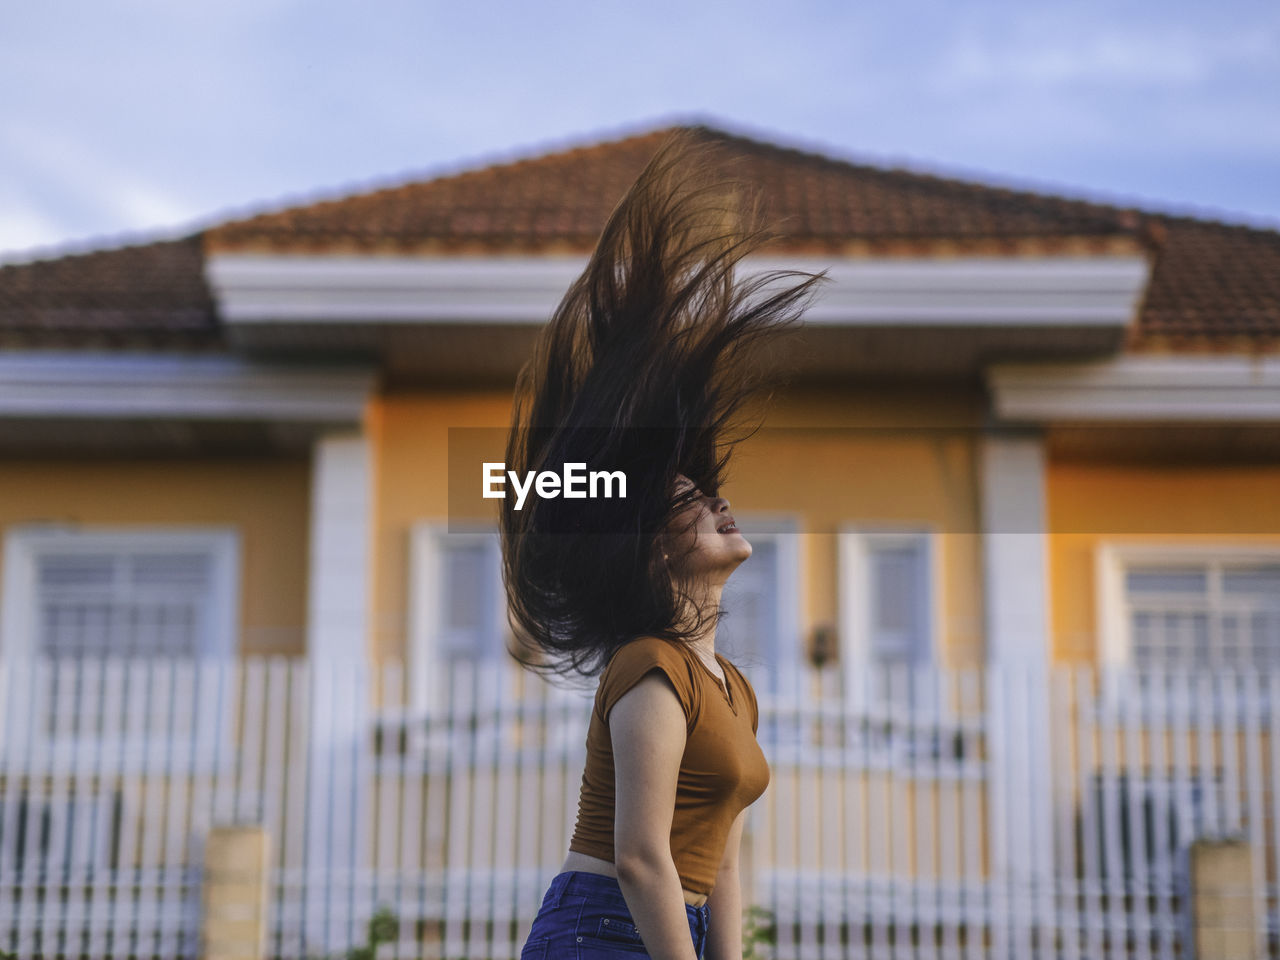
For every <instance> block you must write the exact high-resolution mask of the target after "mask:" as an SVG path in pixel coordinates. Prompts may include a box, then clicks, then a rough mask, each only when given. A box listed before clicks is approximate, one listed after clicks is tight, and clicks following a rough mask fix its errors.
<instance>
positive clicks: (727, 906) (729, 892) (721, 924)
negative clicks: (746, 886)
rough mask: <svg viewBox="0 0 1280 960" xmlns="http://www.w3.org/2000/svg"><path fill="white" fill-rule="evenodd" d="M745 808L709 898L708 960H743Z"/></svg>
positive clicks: (726, 844)
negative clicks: (741, 856) (740, 859)
mask: <svg viewBox="0 0 1280 960" xmlns="http://www.w3.org/2000/svg"><path fill="white" fill-rule="evenodd" d="M746 818H747V811H746V810H745V809H743V811H742V812H741V813H739V814H738V816H737V818H736V819H735V820H734V821H733V826H731V827H730V828H729V839H728V840H727V841H725V847H724V856H723V857H721V859H720V869H719V871H718V872H717V873H716V885H715V888H714V889H713V890H712V891H711V896H710V897H708V898H707V907H708V908H709V909H708V914H709V916H708V926H707V950H706V960H742V880H741V875H740V873H739V871H738V853H739V851H740V850H741V848H742V824H743V822H744V821H745V820H746Z"/></svg>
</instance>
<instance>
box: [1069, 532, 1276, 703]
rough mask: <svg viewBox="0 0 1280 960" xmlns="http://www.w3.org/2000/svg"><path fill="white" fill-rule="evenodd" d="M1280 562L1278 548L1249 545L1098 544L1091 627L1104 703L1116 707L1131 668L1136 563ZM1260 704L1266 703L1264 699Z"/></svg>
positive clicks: (1193, 564)
mask: <svg viewBox="0 0 1280 960" xmlns="http://www.w3.org/2000/svg"><path fill="white" fill-rule="evenodd" d="M1258 562H1263V563H1269V562H1277V563H1280V547H1277V546H1254V545H1251V544H1187V543H1150V542H1142V543H1139V542H1123V541H1114V540H1104V541H1100V542H1099V543H1098V544H1097V546H1096V547H1095V549H1094V595H1095V597H1096V601H1097V602H1096V620H1095V629H1096V633H1097V637H1098V659H1099V662H1100V665H1101V666H1102V667H1104V668H1106V669H1105V673H1104V680H1105V681H1107V684H1106V688H1105V689H1104V691H1103V704H1105V705H1106V706H1109V707H1111V708H1119V707H1120V706H1121V705H1122V701H1123V699H1124V690H1123V686H1124V684H1123V683H1121V682H1120V678H1121V677H1122V676H1123V675H1125V674H1127V673H1128V672H1129V671H1131V670H1133V669H1134V664H1133V656H1132V654H1133V638H1132V636H1131V634H1130V630H1129V616H1128V602H1127V600H1126V592H1125V572H1126V571H1127V569H1128V568H1129V567H1130V566H1133V565H1137V564H1148V563H1158V564H1169V565H1179V564H1185V565H1187V566H1191V567H1204V566H1206V565H1209V566H1212V565H1218V566H1223V565H1230V564H1235V563H1249V564H1253V563H1258ZM1263 704H1264V705H1265V704H1266V699H1265V697H1264V698H1263Z"/></svg>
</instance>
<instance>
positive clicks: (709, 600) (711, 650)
mask: <svg viewBox="0 0 1280 960" xmlns="http://www.w3.org/2000/svg"><path fill="white" fill-rule="evenodd" d="M723 591H724V583H723V582H721V583H717V582H715V581H711V580H708V581H704V582H703V586H702V589H701V590H700V591H699V593H698V594H697V600H698V603H699V605H700V607H701V609H702V610H704V611H714V610H717V609H718V608H719V606H720V595H721V593H722V592H723ZM691 642H692V644H693V646H694V647H695V648H696V649H697V650H698V651H699V652H700V653H701V654H702V655H703V656H704V657H705V658H706V659H708V660H714V659H715V652H716V624H715V621H714V620H712V621H711V622H709V623H707V624H706V625H705V626H703V628H702V629H701V630H700V631H699V632H697V633H695V634H693V635H692V636H691Z"/></svg>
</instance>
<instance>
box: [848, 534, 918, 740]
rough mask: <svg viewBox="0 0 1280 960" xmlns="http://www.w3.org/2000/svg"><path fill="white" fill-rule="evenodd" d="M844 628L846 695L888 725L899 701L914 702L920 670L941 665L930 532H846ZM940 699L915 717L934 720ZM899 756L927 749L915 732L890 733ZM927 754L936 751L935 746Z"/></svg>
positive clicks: (883, 732)
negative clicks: (932, 712) (933, 712)
mask: <svg viewBox="0 0 1280 960" xmlns="http://www.w3.org/2000/svg"><path fill="white" fill-rule="evenodd" d="M837 550H838V563H839V597H838V602H839V624H840V643H841V661H842V664H843V668H844V681H845V691H846V694H845V695H846V697H847V699H848V700H849V702H850V703H851V704H852V705H853V706H854V708H855V709H866V710H868V711H869V712H870V713H873V714H875V716H877V717H879V718H880V719H881V720H883V721H884V722H885V723H888V722H889V718H890V717H891V716H893V715H894V713H895V711H894V709H893V704H894V701H895V698H898V699H901V698H906V699H912V698H913V694H912V690H913V689H914V684H915V683H916V682H917V678H916V676H915V674H916V671H917V668H920V667H928V666H931V665H932V664H934V663H935V661H936V659H937V657H936V652H937V650H938V648H939V637H938V622H939V618H938V616H937V614H936V609H937V606H938V603H939V600H938V597H937V588H936V584H937V582H938V575H937V571H936V566H937V563H938V551H937V548H936V543H935V535H934V534H933V533H932V532H930V531H924V530H892V529H862V528H846V529H844V530H842V531H841V532H840V534H839V538H838V547H837ZM934 706H938V705H936V704H934V703H933V700H932V699H931V698H930V699H927V700H926V701H925V702H924V703H917V704H915V705H914V708H913V709H912V711H911V713H912V714H913V715H914V716H915V717H916V719H917V720H919V719H922V718H923V719H926V720H928V716H927V714H928V711H929V710H930V709H931V708H933V707H934ZM880 736H881V737H882V738H887V743H888V744H889V746H890V747H891V748H892V749H894V750H898V749H901V750H905V751H913V750H918V749H920V750H923V749H926V746H925V745H921V744H916V743H915V742H914V741H915V737H916V733H915V732H914V731H912V730H903V731H897V730H892V729H889V728H888V727H884V728H882V730H881V733H880ZM928 749H933V748H932V747H929V748H928Z"/></svg>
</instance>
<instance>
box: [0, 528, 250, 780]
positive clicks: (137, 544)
mask: <svg viewBox="0 0 1280 960" xmlns="http://www.w3.org/2000/svg"><path fill="white" fill-rule="evenodd" d="M50 550H57V551H58V552H67V551H74V552H85V553H97V552H102V551H108V552H114V551H135V550H141V551H146V550H159V551H165V550H173V551H175V552H178V551H191V552H195V551H207V552H208V554H209V556H210V557H211V559H212V561H213V562H212V570H211V594H212V596H211V598H210V606H209V615H208V619H207V621H206V624H205V628H206V634H205V637H204V638H203V640H202V644H203V645H204V648H205V649H204V650H203V651H202V652H201V653H200V655H199V658H200V659H201V660H202V661H206V662H208V661H219V660H222V661H227V664H226V665H228V666H229V665H230V661H232V660H233V659H234V658H235V656H236V654H237V646H238V637H239V624H240V569H241V566H240V557H241V545H240V534H239V531H237V530H236V529H234V528H228V527H164V528H150V527H63V526H45V525H39V526H15V527H13V528H10V529H9V530H7V531H6V532H5V540H4V558H5V561H4V576H3V581H2V583H0V589H2V590H3V593H0V657H2V658H4V659H6V660H9V661H10V662H28V663H31V664H32V665H33V666H34V665H35V661H36V658H37V656H38V651H37V650H36V649H35V647H34V637H35V624H36V622H37V615H38V611H37V610H36V567H37V561H38V559H39V557H40V556H41V554H42V553H44V552H45V551H50ZM107 659H109V660H129V659H132V658H127V657H122V658H116V657H108V658H107ZM224 674H228V675H233V674H231V672H230V671H226V670H225V669H224ZM222 687H223V689H222V702H221V703H220V704H218V705H217V714H218V716H220V717H221V718H222V720H223V728H222V730H221V731H218V732H216V733H215V734H214V735H215V736H216V737H220V738H221V740H222V742H224V743H228V742H230V740H229V738H230V736H231V732H232V730H233V729H234V727H233V725H232V724H233V720H234V718H233V717H232V716H231V705H232V703H233V702H234V696H235V690H234V685H233V684H232V683H224V684H222ZM30 702H31V701H30V700H29V699H28V703H30ZM39 702H43V698H41V699H40V701H39ZM194 719H195V722H197V723H199V722H200V721H199V718H194ZM3 722H4V719H3V717H0V724H3ZM26 722H27V724H28V727H31V725H32V724H34V728H32V729H28V731H27V733H28V736H29V737H30V738H31V743H30V744H28V750H27V764H28V766H30V767H32V769H34V768H36V767H37V766H38V767H42V768H43V767H51V768H56V769H61V768H64V767H70V766H72V765H74V764H75V763H76V762H78V761H77V760H76V758H77V757H81V756H84V755H91V754H95V753H96V754H99V755H102V756H105V757H108V758H112V760H111V763H112V765H113V767H119V765H121V764H123V765H124V767H126V768H128V769H132V768H133V767H135V766H138V765H141V764H143V763H145V762H146V759H145V757H146V756H147V755H155V754H156V753H157V751H161V752H163V747H164V744H165V743H167V738H166V737H165V736H164V734H163V732H156V731H144V732H143V734H142V737H141V739H140V740H134V739H131V738H128V737H125V736H120V735H114V736H110V737H108V736H100V735H92V734H89V735H85V734H80V735H77V734H75V733H74V732H73V733H72V734H70V735H69V736H60V735H59V734H58V733H57V732H55V733H52V734H51V733H49V732H48V731H47V730H45V728H44V722H43V719H42V718H39V717H34V716H32V717H29V718H27V721H26ZM188 736H189V734H185V733H184V734H183V738H184V741H185V738H186V737H188ZM171 752H172V753H173V754H174V759H175V760H176V761H177V762H179V763H184V764H192V765H195V764H197V763H198V764H200V765H201V766H202V767H203V766H208V765H209V764H211V763H212V762H213V759H214V757H213V753H214V752H213V751H212V750H210V751H208V752H207V755H202V756H196V755H195V754H196V751H192V750H189V749H179V750H176V751H171ZM222 753H223V754H227V753H228V751H226V750H224V751H222Z"/></svg>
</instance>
